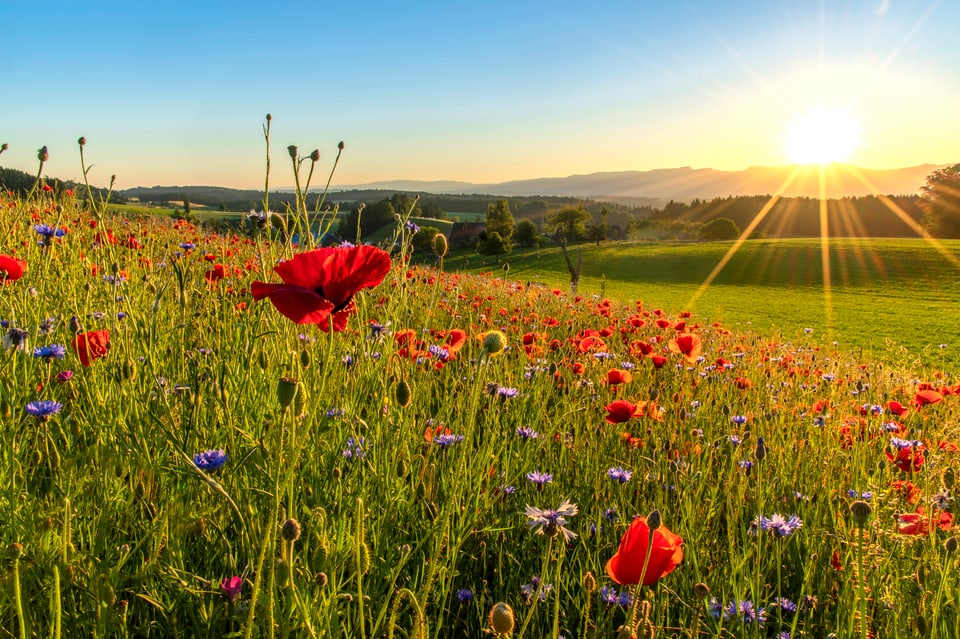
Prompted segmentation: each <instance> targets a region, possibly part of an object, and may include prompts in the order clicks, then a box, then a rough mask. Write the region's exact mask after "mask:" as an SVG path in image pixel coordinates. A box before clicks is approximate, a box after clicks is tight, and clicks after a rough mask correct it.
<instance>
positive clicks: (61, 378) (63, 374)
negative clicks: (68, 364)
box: [57, 371, 73, 384]
mask: <svg viewBox="0 0 960 639" xmlns="http://www.w3.org/2000/svg"><path fill="white" fill-rule="evenodd" d="M71 379H73V371H60V372H59V373H57V381H58V382H60V383H61V384H64V383H66V382H69V381H70V380H71Z"/></svg>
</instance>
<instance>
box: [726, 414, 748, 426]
mask: <svg viewBox="0 0 960 639" xmlns="http://www.w3.org/2000/svg"><path fill="white" fill-rule="evenodd" d="M730 421H731V422H733V423H734V424H746V423H747V416H746V415H734V416H733V417H731V418H730Z"/></svg>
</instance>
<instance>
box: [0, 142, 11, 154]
mask: <svg viewBox="0 0 960 639" xmlns="http://www.w3.org/2000/svg"><path fill="white" fill-rule="evenodd" d="M9 148H10V145H9V144H7V143H6V142H4V143H3V144H0V153H3V152H4V151H6V150H7V149H9Z"/></svg>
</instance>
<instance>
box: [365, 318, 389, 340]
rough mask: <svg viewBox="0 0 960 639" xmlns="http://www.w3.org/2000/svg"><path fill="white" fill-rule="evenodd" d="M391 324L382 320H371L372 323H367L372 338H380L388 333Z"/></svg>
mask: <svg viewBox="0 0 960 639" xmlns="http://www.w3.org/2000/svg"><path fill="white" fill-rule="evenodd" d="M389 326H390V323H389V322H387V323H386V324H381V323H380V322H370V324H368V325H367V327H368V328H369V329H370V336H369V337H370V339H379V338H381V337H383V336H384V335H386V334H387V333H388V332H389V331H388V327H389Z"/></svg>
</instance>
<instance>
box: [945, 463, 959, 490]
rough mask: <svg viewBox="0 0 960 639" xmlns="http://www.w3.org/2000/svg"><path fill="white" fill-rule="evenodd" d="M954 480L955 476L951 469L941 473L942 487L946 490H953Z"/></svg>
mask: <svg viewBox="0 0 960 639" xmlns="http://www.w3.org/2000/svg"><path fill="white" fill-rule="evenodd" d="M955 479H956V475H955V474H954V472H953V469H952V468H947V469H946V470H945V471H943V487H944V488H946V489H947V490H950V489H951V488H953V482H954V480H955Z"/></svg>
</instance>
